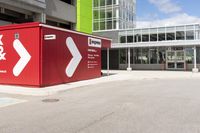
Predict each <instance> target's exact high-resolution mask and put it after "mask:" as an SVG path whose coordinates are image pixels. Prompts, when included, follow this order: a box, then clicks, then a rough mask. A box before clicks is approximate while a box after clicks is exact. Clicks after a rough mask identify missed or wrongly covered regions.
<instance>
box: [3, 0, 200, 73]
mask: <svg viewBox="0 0 200 133" xmlns="http://www.w3.org/2000/svg"><path fill="white" fill-rule="evenodd" d="M32 21H40V22H42V23H46V24H49V25H53V26H58V27H62V28H67V29H72V30H77V31H80V32H85V33H89V34H95V35H99V36H104V37H108V38H111V39H112V48H111V49H110V50H109V51H108V50H106V49H105V50H103V51H102V68H107V62H108V60H109V62H110V69H128V70H192V69H193V70H194V71H197V69H196V68H200V24H185V25H174V26H165V27H159V26H158V27H147V28H136V0H0V25H4V24H11V23H23V22H32ZM108 55H109V58H108Z"/></svg>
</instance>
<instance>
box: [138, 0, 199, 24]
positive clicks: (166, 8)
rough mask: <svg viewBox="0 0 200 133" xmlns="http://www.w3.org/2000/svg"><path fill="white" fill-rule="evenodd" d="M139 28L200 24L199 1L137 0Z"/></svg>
mask: <svg viewBox="0 0 200 133" xmlns="http://www.w3.org/2000/svg"><path fill="white" fill-rule="evenodd" d="M137 21H138V23H137V24H138V25H139V27H148V26H154V25H158V24H159V25H175V24H184V23H197V22H200V0H137Z"/></svg>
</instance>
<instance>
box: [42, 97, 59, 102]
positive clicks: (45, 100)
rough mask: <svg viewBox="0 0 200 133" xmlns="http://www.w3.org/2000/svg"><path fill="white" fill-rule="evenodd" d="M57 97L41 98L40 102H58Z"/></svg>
mask: <svg viewBox="0 0 200 133" xmlns="http://www.w3.org/2000/svg"><path fill="white" fill-rule="evenodd" d="M59 101H60V100H59V99H55V98H51V99H43V100H42V102H44V103H55V102H59Z"/></svg>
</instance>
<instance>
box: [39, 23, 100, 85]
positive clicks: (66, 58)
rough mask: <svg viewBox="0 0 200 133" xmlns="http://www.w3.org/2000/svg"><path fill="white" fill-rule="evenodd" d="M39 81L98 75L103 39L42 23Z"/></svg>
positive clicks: (67, 79) (51, 83)
mask: <svg viewBox="0 0 200 133" xmlns="http://www.w3.org/2000/svg"><path fill="white" fill-rule="evenodd" d="M42 34H43V36H44V37H43V38H44V40H43V45H42V85H43V86H46V85H53V84H59V83H67V82H73V81H78V80H85V79H91V78H97V77H100V76H101V44H102V42H101V41H102V40H101V39H97V38H94V37H90V36H87V35H83V34H77V33H75V32H67V31H61V30H57V29H52V28H46V27H42Z"/></svg>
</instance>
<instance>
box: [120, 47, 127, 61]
mask: <svg viewBox="0 0 200 133" xmlns="http://www.w3.org/2000/svg"><path fill="white" fill-rule="evenodd" d="M119 51H120V64H126V49H120V50H119Z"/></svg>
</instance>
